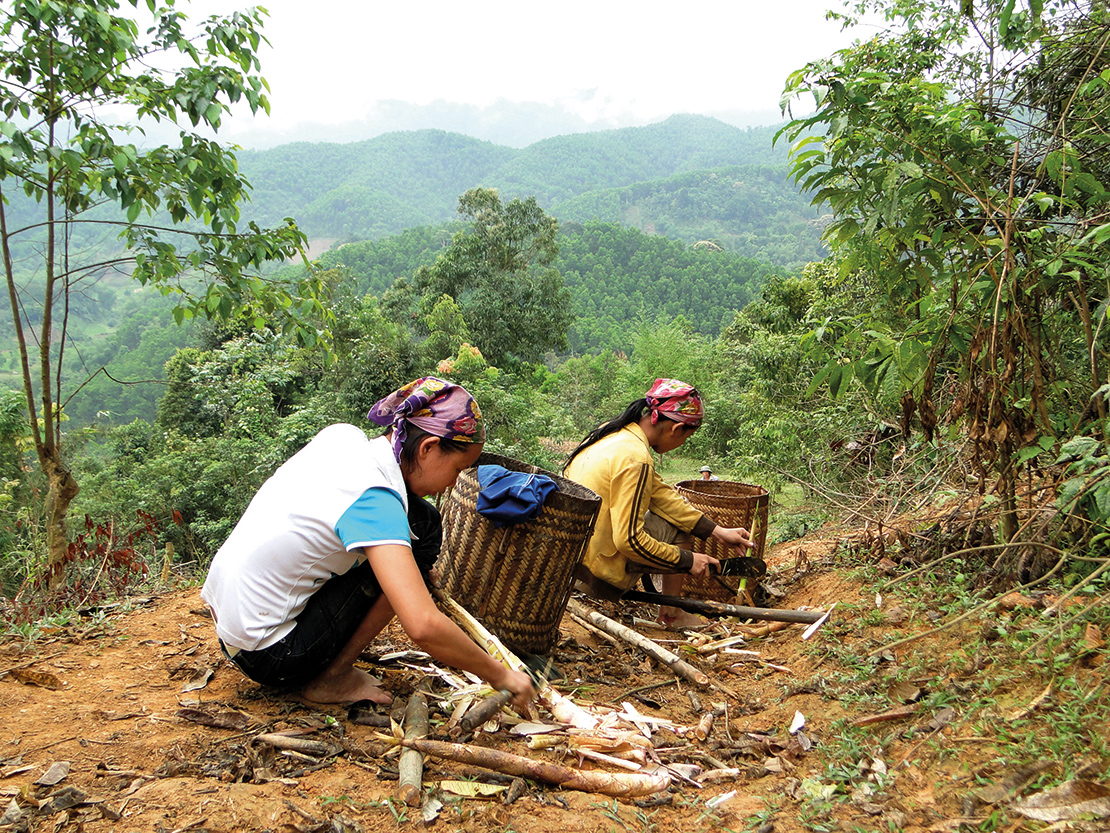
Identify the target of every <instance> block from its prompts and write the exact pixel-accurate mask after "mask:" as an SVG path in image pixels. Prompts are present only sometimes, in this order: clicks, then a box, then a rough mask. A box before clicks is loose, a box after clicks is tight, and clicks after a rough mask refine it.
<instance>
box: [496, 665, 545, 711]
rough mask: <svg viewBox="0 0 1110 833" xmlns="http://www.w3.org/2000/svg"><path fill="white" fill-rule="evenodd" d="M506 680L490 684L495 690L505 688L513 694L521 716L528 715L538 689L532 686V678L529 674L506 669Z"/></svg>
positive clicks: (514, 703)
mask: <svg viewBox="0 0 1110 833" xmlns="http://www.w3.org/2000/svg"><path fill="white" fill-rule="evenodd" d="M503 670H504V672H505V673H504V678H503V679H500V680H489V681H488V682H489V684H490V685H492V686H493V687H494V688H504V689H507V690H508V691H511V692H512V693H513V700H512V703H513V707H514V708H515V709H516V710H517V711H519V712H520V713H521V714H526V713H527V711H526V710H527V708H528V704H529V703H531V702H532V701H533V700H534V699H536V687H535V686H534V685H533V684H532V678H531V677H529V676H528V675H527V674H522V673H521V672H520V671H511V670H510V669H508V668H504V667H503Z"/></svg>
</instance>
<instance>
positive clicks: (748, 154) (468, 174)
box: [238, 115, 820, 265]
mask: <svg viewBox="0 0 1110 833" xmlns="http://www.w3.org/2000/svg"><path fill="white" fill-rule="evenodd" d="M776 129H777V128H775V127H760V128H748V129H740V128H737V127H732V126H730V125H727V124H725V123H724V122H721V121H718V120H716V119H713V118H709V117H706V116H691V115H685V116H672V117H670V118H669V119H667V120H666V121H663V122H660V123H658V124H653V125H648V126H646V127H630V128H620V129H616V130H606V131H599V132H594V133H576V134H571V135H566V136H557V137H554V138H550V139H544V140H542V141H539V142H536V143H534V144H532V145H529V146H528V147H525V148H522V149H514V148H509V147H503V146H499V145H495V144H493V143H491V142H487V141H482V140H479V139H474V138H471V137H468V136H463V135H461V134H458V133H448V132H445V131H442V130H418V131H411V132H398V133H389V134H385V135H382V136H378V137H376V138H374V139H369V140H367V141H363V142H355V143H350V144H326V143H320V144H313V143H304V142H301V143H295V144H290V145H282V146H279V147H276V148H272V149H269V150H263V151H245V150H244V151H239V153H238V157H239V164H240V169H241V170H242V171H243V172H244V173H245V174H246V175H247V177H248V179H250V181H251V183H252V184H253V186H254V193H253V196H252V201H251V204H250V205H248V206H245V207H244V212H243V213H244V217H247V218H249V219H252V220H255V221H256V222H258V223H259V224H260V225H274V224H277V223H279V222H281V220H282V219H283V218H284V217H294V218H296V219H297V221H298V223H299V225H300V226H301V228H302V229H303V230H304V231H305V233H306V234H307V235H308V236H309V237H310V238H311V239H321V238H324V239H332V240H339V241H343V240H348V241H349V240H360V239H371V240H372V239H378V238H381V237H383V236H386V235H391V234H397V233H400V232H401V231H404V230H405V229H409V228H414V227H418V226H427V225H438V224H441V223H443V222H445V221H448V220H452V219H455V218H456V217H457V212H456V208H457V203H458V197H459V195H460V194H462V193H463V192H465V191H466V190H468V189H470V188H474V187H477V186H483V187H492V188H497V189H498V190H499V192H500V193H501V195H502V197H503V198H505V199H512V198H513V197H521V198H526V197H530V196H534V197H536V200H537V201H538V202H539V204H540V205H541V206H542V207H543V208H544V209H545V210H547V211H548V212H549V213H552V214H553V215H554V216H556V217H558V218H559V219H560V220H573V221H576V222H587V221H589V220H591V219H594V218H597V219H603V220H606V221H610V222H614V221H615V222H622V223H625V224H629V225H633V226H634V227H637V228H640V229H641V230H645V231H649V232H653V233H661V234H665V235H666V236H671V237H673V238H674V239H679V240H683V241H684V242H688V243H689V242H694V240H696V239H702V238H712V239H717V240H720V241H722V244H723V245H725V246H726V247H728V248H730V249H732V248H733V247H734V246H739V248H736V249H735V250H736V251H737V252H738V253H740V254H743V255H745V256H750V257H759V256H761V247H760V245H756V246H750V245H747V243H745V240H748V238H750V237H751V234H752V233H756V232H758V230H759V228H760V227H762V226H763V225H765V221H769V220H773V224H774V225H776V226H778V227H779V231H778V232H776V233H781V230H782V229H783V228H787V227H790V228H793V229H794V231H792V232H791V234H801V235H802V236H803V237H805V240H804V242H802V245H800V246H799V247H798V251H794V252H791V253H789V254H783V255H782V257H781V258H776V259H779V260H780V265H782V263H783V262H786V263H793V262H796V261H798V260H799V259H803V260H804V259H811V257H819V256H820V254H819V252H820V244H819V240H818V237H819V233H820V228H819V226H815V225H812V224H813V221H814V220H815V219H816V218H817V216H818V212H817V211H816V209H814V208H812V207H810V206H809V205H808V203H809V201H808V199H807V198H806V197H804V196H803V195H801V194H799V193H798V192H797V190H796V188H795V187H794V186H793V185H792V184H791V183H790V182H789V181H788V180H787V178H786V175H785V165H786V151H785V149H784V148H782V147H773V146H772V138H773V136H774V133H775V130H776ZM741 166H754V168H753V171H752V172H751V173H750V174H746V175H742V174H741V172H740V171H739V168H740V167H741ZM714 169H728V171H729V173H728V174H727V177H728V178H730V181H729V184H728V185H727V186H725V187H726V188H733V183H735V182H736V181H749V180H750V181H756V182H758V183H759V184H758V188H757V189H756V190H758V191H760V192H762V193H764V194H765V195H766V194H771V193H772V192H774V194H775V197H774V200H773V201H774V202H775V206H774V210H773V211H771V212H770V215H769V214H768V211H769V209H768V206H767V205H762V207H760V208H759V210H758V211H755V212H747V213H748V215H749V216H748V217H747V218H746V219H743V220H742V221H741V224H740V225H736V221H737V220H738V218H739V216H740V215H741V214H743V213H744V212H738V211H736V210H735V208H736V206H735V205H734V204H735V203H736V201H737V198H738V193H739V192H737V191H736V189H735V188H733V191H732V192H730V193H729V192H726V191H725V190H723V189H722V188H721V187H720V186H721V183H713V181H712V178H711V177H710V176H709V175H704V176H701V177H695V179H697V182H696V183H695V182H693V181H684V180H681V179H675V177H677V176H679V175H682V174H690V175H694V174H695V172H698V171H711V170H714ZM620 189H626V190H624V191H621V190H620ZM629 189H630V190H629ZM692 189H693V191H700V190H704V189H708V190H716V191H718V192H719V193H718V195H717V196H716V197H714V198H713V200H712V205H711V206H709V207H708V210H706V211H705V213H699V212H702V211H703V210H705V209H706V208H707V201H706V199H705V198H704V195H703V196H700V197H698V198H695V199H691V198H690V197H691V194H692ZM741 190H742V189H741ZM671 191H674V192H675V193H674V194H671V193H670V192H671ZM763 202H766V200H764V201H763ZM725 204H731V205H732V207H731V208H729V209H727V210H721V209H722V206H723V205H725ZM617 206H619V210H618V208H617ZM679 215H681V216H679ZM771 215H774V216H771ZM787 215H789V216H787ZM730 224H731V225H730ZM757 236H758V234H757ZM748 242H750V240H748ZM745 247H746V248H745ZM764 248H765V247H764ZM810 253H813V254H812V255H811V254H810Z"/></svg>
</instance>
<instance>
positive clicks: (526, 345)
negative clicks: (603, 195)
mask: <svg viewBox="0 0 1110 833" xmlns="http://www.w3.org/2000/svg"><path fill="white" fill-rule="evenodd" d="M459 213H460V214H461V215H463V217H464V218H465V219H466V221H467V227H466V229H465V230H464V231H462V232H459V233H458V234H456V235H455V237H454V239H453V240H452V242H451V246H450V247H449V248H448V249H447V251H446V252H444V253H443V254H442V255H440V256H439V257H438V258H437V259H436V262H435V263H434V264H433V265H432V266H425V267H421V268H420V269H418V270H417V272H416V275H415V276H414V278H413V282H412V284H411V285H409V284H407V283H400V282H399V283H398V284H397V285H395V292H394V296H396V293H397V292H402V293H406V294H411V295H413V296H415V298H416V299H417V303H418V305H419V307H420V313H419V314H418V315H419V318H420V319H421V320H422V321H428V320H429V319H431V320H435V319H436V318H437V314H436V313H435V310H436V307H437V305H441V304H442V301H443V296H445V295H446V296H448V297H449V298H451V299H453V300H454V301H455V303H456V304H457V305H458V309H459V310H460V311H461V312H462V319H463V322H462V323H463V324H464V325H465V328H466V329H467V330H469V332H470V334H471V338H472V341H473V343H474V344H475V345H476V346H477V347H478V348H479V349H480V350H481V351H482V355H484V356H485V357H486V359H487V360H488V361H489V362H490V364H493V365H498V366H501V365H503V364H506V363H508V362H511V361H513V360H520V361H537V360H539V359H540V358H541V357H542V356H543V354H544V352H546V351H547V350H561V349H564V348H565V347H566V343H567V328H568V327H569V326H570V323H571V320H572V316H571V312H570V293H569V292H568V291H567V289H566V287H565V286H564V285H563V278H562V276H561V275H560V274H559V272H558V271H557V270H555V269H554V268H552V265H551V264H552V262H553V261H554V260H555V257H556V255H558V253H559V243H558V231H559V223H558V221H557V220H556V219H555V218H554V217H550V216H548V215H547V214H545V213H544V211H543V209H542V208H540V207H539V206H538V205H537V204H536V200H535V198H534V197H529V198H528V199H526V200H520V199H514V200H510V201H509V202H508V203H502V201H501V198H500V197H499V196H498V194H497V191H495V190H493V189H490V188H474V189H472V190H470V191H467V192H466V193H465V194H463V195H462V196H461V197H459ZM383 300H385V299H383ZM394 300H395V297H394ZM387 304H388V301H387ZM442 310H443V307H442V306H440V311H442ZM447 357H448V356H447V355H443V356H440V357H439V358H447Z"/></svg>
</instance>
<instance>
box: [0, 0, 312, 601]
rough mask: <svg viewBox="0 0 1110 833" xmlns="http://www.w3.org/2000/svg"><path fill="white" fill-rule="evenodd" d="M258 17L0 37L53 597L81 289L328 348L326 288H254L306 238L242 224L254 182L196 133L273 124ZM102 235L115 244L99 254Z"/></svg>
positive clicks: (103, 24) (11, 27) (3, 121)
mask: <svg viewBox="0 0 1110 833" xmlns="http://www.w3.org/2000/svg"><path fill="white" fill-rule="evenodd" d="M128 6H130V7H131V8H128ZM263 14H264V12H263V11H262V10H261V9H257V8H256V9H252V10H250V11H247V12H242V13H239V12H236V13H233V14H230V15H228V16H226V17H212V18H209V19H207V20H205V21H203V22H202V23H201V24H200V26H199V28H196V29H195V30H193V29H187V28H186V27H187V23H188V20H187V17H186V15H185V14H184V13H183V12H181V11H180V10H179V8H178V6H177V5H175V4H174V3H173V2H169V1H167V2H165V3H161V2H159V0H144V2H141V3H140V2H139V0H123V2H119V0H85V2H70V1H69V0H66V2H60V1H59V0H45V2H39V1H38V0H13V2H11V3H10V4H9V8H8V10H7V11H6V12H5V15H4V18H3V21H2V22H0V197H2V203H0V252H2V256H3V262H4V274H5V278H6V281H7V286H8V295H9V301H10V304H11V314H12V323H13V325H14V328H15V334H16V339H17V341H18V348H19V356H20V369H21V371H22V378H23V388H24V394H25V398H26V404H27V410H28V414H29V417H30V419H29V425H30V431H31V435H32V438H33V441H34V447H35V452H36V455H37V459H38V465H39V468H40V469H41V472H42V474H43V475H44V476H45V478H46V480H47V490H46V507H45V512H46V516H45V527H46V538H47V549H48V552H47V569H48V571H49V572H50V576H51V585H52V586H56V585H57V584H59V583H60V582H61V581H62V579H63V577H64V565H65V562H66V554H67V552H66V551H67V536H66V531H65V519H66V513H67V510H68V508H69V505H70V502H71V501H72V500H73V497H74V496H75V495H76V493H77V488H78V485H77V482H76V480H75V479H74V477H73V475H72V473H71V471H70V465H69V462H68V461H67V459H66V453H65V448H64V438H63V436H62V431H61V427H62V421H63V418H64V416H63V412H64V406H65V403H66V401H67V400H68V398H69V397H70V396H72V394H73V391H68V390H63V384H62V380H63V375H62V367H63V364H64V362H65V361H66V360H67V359H68V358H69V356H70V355H72V350H73V349H74V345H72V344H71V343H70V332H69V329H68V326H67V325H68V313H69V310H70V304H71V302H72V301H73V300H74V299H75V298H76V297H77V294H78V293H79V292H80V291H81V290H82V289H83V287H85V286H87V285H89V284H91V283H93V282H95V281H97V280H98V279H101V278H103V277H104V276H106V275H109V274H111V273H123V274H125V275H130V276H131V277H132V278H133V279H134V280H136V281H138V282H139V283H140V284H142V285H144V286H150V287H154V288H155V289H157V290H158V291H160V292H162V293H163V294H167V295H175V296H176V297H177V300H178V304H177V307H176V308H175V311H174V315H175V317H176V319H177V320H178V321H179V322H180V321H183V320H185V319H186V318H192V317H195V316H203V317H207V318H212V317H222V318H229V317H233V316H246V317H247V320H249V321H252V322H253V323H254V324H255V326H268V327H272V328H275V329H279V330H282V331H285V332H289V333H292V334H295V335H296V337H297V338H298V339H299V340H300V341H301V342H302V343H314V342H315V340H316V339H317V338H318V336H319V330H318V328H317V327H316V326H310V325H307V324H306V323H305V321H306V314H307V313H308V312H310V311H312V310H315V311H317V312H321V311H322V307H321V305H320V303H319V301H318V300H317V298H318V289H319V288H318V287H317V286H316V284H315V280H314V278H313V277H312V276H311V275H309V276H308V277H306V278H305V280H304V282H303V283H302V284H301V285H299V286H296V287H291V286H288V285H281V284H277V283H274V282H271V281H267V280H266V279H264V278H262V277H260V276H259V275H258V273H257V269H258V267H260V266H262V265H263V264H265V263H267V262H269V261H282V260H286V259H288V258H292V257H294V256H295V255H297V254H298V252H299V251H300V250H301V247H302V244H303V242H304V237H303V235H302V234H301V233H300V232H299V231H298V230H297V228H296V226H295V224H294V223H293V222H292V221H291V220H289V221H287V222H286V224H285V225H284V226H283V227H281V228H277V229H271V230H263V229H260V228H258V227H257V226H256V225H255V224H253V223H247V224H245V225H244V224H243V223H241V222H240V214H239V205H240V203H241V202H242V201H243V200H244V199H246V197H247V194H248V190H249V184H248V183H247V182H246V181H245V180H244V178H243V177H242V176H241V175H240V174H239V172H238V169H237V165H236V160H235V156H234V155H233V154H232V153H231V152H230V151H229V150H228V149H227V148H224V147H222V146H221V145H219V144H217V143H216V142H214V141H212V140H211V139H209V138H206V137H205V136H204V135H202V134H201V133H200V132H197V131H200V130H205V129H210V130H216V129H218V128H219V126H220V123H221V119H222V117H223V116H224V114H225V113H226V112H227V109H228V107H229V106H230V105H232V104H233V103H235V102H237V101H240V100H243V101H245V102H246V104H247V105H248V106H249V107H250V108H251V110H252V111H258V110H260V109H261V110H268V109H269V103H268V101H267V99H266V95H265V92H266V89H267V86H266V82H265V81H264V80H263V79H262V78H261V77H260V76H259V75H258V74H257V73H258V70H259V63H258V57H257V52H258V49H259V46H260V44H261V43H262V42H263V38H262V35H261V26H262V16H263ZM140 16H141V17H143V18H144V19H145V21H146V22H145V23H142V24H141V23H140V22H139V20H138V19H137V18H138V17H140ZM167 56H168V57H167ZM165 66H172V67H173V68H169V69H160V68H159V67H165ZM113 111H115V112H117V113H118V117H117V118H116V119H112V118H111V117H110V116H109V114H110V113H112V112H113ZM154 122H171V123H173V124H175V125H178V126H179V127H180V133H179V138H178V141H177V142H176V143H174V144H173V145H168V144H167V145H161V146H157V147H149V146H143V145H142V144H141V141H142V136H143V130H142V126H143V125H147V124H151V123H154ZM126 125H130V127H128V126H126ZM129 136H137V137H138V141H135V142H132V141H129ZM105 231H107V232H112V233H115V234H118V240H117V241H115V242H109V243H104V242H100V243H99V244H98V245H96V246H94V245H93V241H95V240H97V238H99V237H100V236H101V235H103V233H104V232H105ZM26 287H34V288H36V291H37V296H36V297H27V296H26V294H25V292H24V289H25V288H26ZM316 320H317V321H318V320H319V318H317V319H316Z"/></svg>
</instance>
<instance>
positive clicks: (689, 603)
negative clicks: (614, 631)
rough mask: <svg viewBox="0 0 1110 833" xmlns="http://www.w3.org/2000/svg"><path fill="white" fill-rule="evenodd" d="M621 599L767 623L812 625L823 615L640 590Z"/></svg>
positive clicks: (813, 611)
mask: <svg viewBox="0 0 1110 833" xmlns="http://www.w3.org/2000/svg"><path fill="white" fill-rule="evenodd" d="M621 598H622V599H628V600H630V601H634V602H654V603H655V604H661V605H669V606H671V607H677V608H681V609H682V610H685V611H687V612H689V613H702V614H705V615H707V616H736V617H738V618H740V619H759V620H762V621H767V622H790V623H791V624H801V625H812V624H813V623H814V622H816V621H817V620H818V619H820V618H821V617H822V616H823V615H824V613H823V612H821V611H819V610H779V609H777V608H773V607H745V606H744V605H730V604H725V603H724V602H710V601H701V600H699V599H687V598H683V597H682V596H667V595H665V594H663V593H645V592H644V591H642V590H626V591H625V592H624V595H623V596H621Z"/></svg>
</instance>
